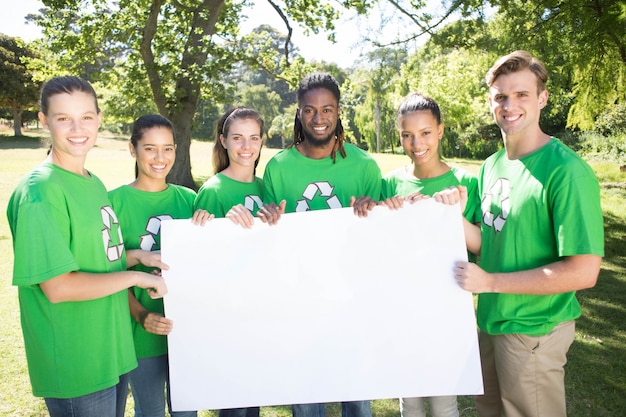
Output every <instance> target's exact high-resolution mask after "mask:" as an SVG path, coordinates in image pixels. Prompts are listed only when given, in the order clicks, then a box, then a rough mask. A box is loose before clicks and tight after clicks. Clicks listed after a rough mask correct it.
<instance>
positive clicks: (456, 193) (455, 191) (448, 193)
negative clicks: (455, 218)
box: [433, 186, 467, 206]
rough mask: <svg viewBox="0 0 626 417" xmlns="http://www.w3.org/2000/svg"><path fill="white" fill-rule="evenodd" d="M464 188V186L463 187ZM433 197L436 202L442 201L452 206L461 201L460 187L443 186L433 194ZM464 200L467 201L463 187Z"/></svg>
mask: <svg viewBox="0 0 626 417" xmlns="http://www.w3.org/2000/svg"><path fill="white" fill-rule="evenodd" d="M463 188H465V187H463ZM433 198H434V199H435V200H436V201H437V202H438V203H443V204H446V205H449V206H453V205H455V204H458V203H459V201H461V191H460V187H456V186H455V187H449V188H445V189H443V190H441V191H437V192H436V193H435V194H433ZM465 200H466V201H467V189H465Z"/></svg>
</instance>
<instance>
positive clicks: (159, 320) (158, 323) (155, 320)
mask: <svg viewBox="0 0 626 417" xmlns="http://www.w3.org/2000/svg"><path fill="white" fill-rule="evenodd" d="M139 324H141V327H143V328H144V330H145V331H147V332H148V333H152V334H159V335H163V336H166V335H168V334H169V333H170V332H171V331H172V327H173V325H174V322H173V321H172V320H170V319H167V318H165V317H163V316H162V315H161V314H159V313H155V312H153V311H148V310H144V311H142V312H141V313H140V314H139Z"/></svg>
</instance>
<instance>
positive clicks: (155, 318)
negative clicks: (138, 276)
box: [128, 289, 174, 335]
mask: <svg viewBox="0 0 626 417" xmlns="http://www.w3.org/2000/svg"><path fill="white" fill-rule="evenodd" d="M128 306H129V308H130V314H131V316H133V318H134V319H135V321H136V322H137V323H139V324H140V325H141V327H143V328H144V330H145V331H147V332H148V333H153V334H158V335H168V334H169V333H170V332H171V331H172V327H173V324H174V323H173V322H172V320H170V319H168V318H165V317H163V315H161V314H159V313H156V312H154V311H148V310H146V308H145V307H144V306H143V304H141V303H140V302H139V300H137V298H136V297H135V294H134V293H133V290H132V289H129V290H128Z"/></svg>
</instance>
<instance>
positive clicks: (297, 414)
mask: <svg viewBox="0 0 626 417" xmlns="http://www.w3.org/2000/svg"><path fill="white" fill-rule="evenodd" d="M291 410H292V413H293V417H326V408H325V406H324V404H323V403H317V404H293V405H292V406H291ZM341 416H342V417H372V409H371V408H370V402H369V401H346V402H342V403H341Z"/></svg>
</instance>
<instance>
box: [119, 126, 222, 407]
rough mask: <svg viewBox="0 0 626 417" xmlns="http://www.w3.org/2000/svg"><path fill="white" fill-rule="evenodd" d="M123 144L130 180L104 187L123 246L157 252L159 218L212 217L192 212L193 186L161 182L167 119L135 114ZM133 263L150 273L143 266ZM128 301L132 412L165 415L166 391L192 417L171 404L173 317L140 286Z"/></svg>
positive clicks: (170, 152) (167, 150)
mask: <svg viewBox="0 0 626 417" xmlns="http://www.w3.org/2000/svg"><path fill="white" fill-rule="evenodd" d="M128 147H129V149H130V154H131V155H132V156H133V157H134V158H135V159H136V164H135V180H134V181H133V182H131V183H130V184H128V185H123V186H121V187H119V188H116V189H115V190H112V191H110V192H109V198H110V199H111V205H112V206H113V209H114V210H115V212H116V213H117V216H118V219H119V222H120V224H121V225H122V228H123V230H124V245H125V246H126V247H127V248H136V249H142V250H145V251H151V252H158V251H160V249H161V233H160V231H161V227H160V226H161V221H163V220H166V219H188V218H190V217H191V218H192V221H193V222H194V223H196V224H204V223H206V221H207V220H210V219H211V218H212V217H213V216H212V215H210V214H209V213H208V212H207V211H205V210H198V211H197V212H195V213H194V211H193V201H194V199H195V198H196V193H195V192H194V191H193V190H191V189H189V188H186V187H182V186H180V185H175V184H168V183H167V182H166V177H167V174H168V173H169V172H170V170H171V169H172V166H173V165H174V162H175V159H176V144H175V143H174V128H173V127H172V123H171V122H170V121H169V120H168V119H167V118H165V117H163V116H161V115H159V114H149V115H144V116H141V117H139V118H138V119H137V120H135V123H134V124H133V131H132V135H131V137H130V143H129V145H128ZM136 268H137V269H139V270H142V271H146V272H152V269H150V268H146V267H144V266H142V265H138V266H137V267H136ZM128 301H129V304H130V313H131V315H132V317H133V319H134V321H133V337H134V340H135V352H136V354H137V361H138V366H137V368H136V369H135V370H133V371H132V372H131V373H130V386H131V390H132V393H133V398H134V400H135V416H137V417H139V416H141V417H163V416H165V397H164V395H163V392H164V391H165V392H167V404H168V408H169V410H170V414H171V415H172V417H195V416H196V415H197V413H196V412H195V411H184V412H178V411H177V412H173V411H172V409H171V401H170V395H169V392H170V389H169V388H170V387H169V370H168V361H167V334H169V332H170V331H171V330H172V321H171V320H170V319H168V318H166V317H165V313H164V308H163V300H161V299H158V300H154V299H152V298H150V296H149V294H148V293H147V292H146V291H145V290H144V289H142V288H137V287H135V288H133V289H132V290H129V294H128Z"/></svg>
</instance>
